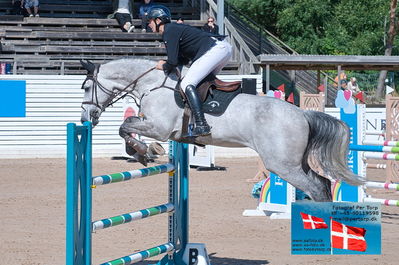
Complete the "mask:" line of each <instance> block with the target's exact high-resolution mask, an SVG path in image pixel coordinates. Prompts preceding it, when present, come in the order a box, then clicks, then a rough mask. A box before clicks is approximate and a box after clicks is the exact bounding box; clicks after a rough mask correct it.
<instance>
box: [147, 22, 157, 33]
mask: <svg viewBox="0 0 399 265" xmlns="http://www.w3.org/2000/svg"><path fill="white" fill-rule="evenodd" d="M148 26H149V27H150V28H151V30H152V32H157V25H156V24H155V20H154V19H151V20H150V23H149V24H148Z"/></svg>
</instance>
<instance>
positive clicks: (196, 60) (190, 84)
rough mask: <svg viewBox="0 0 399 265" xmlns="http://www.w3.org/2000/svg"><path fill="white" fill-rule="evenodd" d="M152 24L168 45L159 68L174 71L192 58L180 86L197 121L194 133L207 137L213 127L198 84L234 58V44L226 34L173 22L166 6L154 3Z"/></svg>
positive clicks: (150, 24) (194, 134)
mask: <svg viewBox="0 0 399 265" xmlns="http://www.w3.org/2000/svg"><path fill="white" fill-rule="evenodd" d="M148 21H149V27H150V28H151V29H152V31H153V32H159V33H161V34H162V40H163V42H164V43H165V46H166V53H167V60H166V61H164V60H160V61H159V62H158V63H157V65H156V69H158V70H163V71H164V72H165V73H170V72H172V71H173V70H174V69H175V68H176V67H177V66H178V65H185V64H187V63H188V62H189V61H191V62H192V63H191V66H190V68H189V69H188V71H187V72H186V74H185V76H184V78H183V80H182V81H181V83H180V86H181V88H182V90H183V91H184V93H185V94H186V97H187V100H188V103H189V106H190V108H191V111H192V114H193V116H194V120H195V127H194V129H193V130H192V134H191V135H190V136H193V137H197V136H206V135H209V134H210V133H211V127H210V126H209V125H208V123H207V121H206V120H205V116H204V113H203V111H202V102H201V100H200V98H199V95H198V92H197V90H196V86H197V85H198V84H199V82H200V81H201V80H202V79H203V78H205V77H206V76H207V75H208V74H210V73H213V74H215V75H216V74H217V73H218V72H219V71H220V70H221V69H222V68H223V67H224V66H225V65H226V64H227V63H228V61H229V60H230V58H231V55H232V47H231V45H230V44H229V43H228V42H227V41H225V40H224V38H225V36H220V35H215V34H211V33H209V32H205V31H202V30H201V29H198V28H195V27H192V26H189V25H187V24H178V23H171V14H170V11H169V9H168V8H167V7H165V6H161V5H159V6H153V7H152V8H151V9H150V10H149V12H148Z"/></svg>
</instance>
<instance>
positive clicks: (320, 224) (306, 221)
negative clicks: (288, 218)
mask: <svg viewBox="0 0 399 265" xmlns="http://www.w3.org/2000/svg"><path fill="white" fill-rule="evenodd" d="M301 216H302V222H303V228H304V229H325V228H328V225H327V224H326V222H324V220H323V218H319V217H316V216H312V215H310V214H306V213H302V212H301Z"/></svg>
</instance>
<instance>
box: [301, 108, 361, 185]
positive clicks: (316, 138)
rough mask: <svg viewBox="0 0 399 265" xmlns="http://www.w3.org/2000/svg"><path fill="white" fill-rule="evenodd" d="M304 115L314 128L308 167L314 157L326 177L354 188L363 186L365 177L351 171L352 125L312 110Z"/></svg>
mask: <svg viewBox="0 0 399 265" xmlns="http://www.w3.org/2000/svg"><path fill="white" fill-rule="evenodd" d="M304 115H305V118H306V120H307V121H308V123H309V128H310V129H309V140H308V145H307V147H306V151H305V155H304V161H303V163H304V164H308V161H307V160H308V158H311V159H312V160H313V161H314V162H316V164H317V166H319V167H320V168H321V169H322V172H323V173H322V174H323V175H324V176H325V177H327V178H332V179H334V180H342V181H345V182H346V183H348V184H351V185H360V184H362V183H363V180H362V178H361V177H360V176H357V175H355V174H354V173H353V172H352V171H351V170H350V169H349V168H348V153H349V137H350V132H349V128H348V126H347V125H346V124H345V123H344V122H343V121H340V120H338V119H336V118H334V117H332V116H330V115H328V114H325V113H323V112H318V111H310V110H309V111H305V112H304ZM305 159H306V160H305ZM311 170H312V169H311Z"/></svg>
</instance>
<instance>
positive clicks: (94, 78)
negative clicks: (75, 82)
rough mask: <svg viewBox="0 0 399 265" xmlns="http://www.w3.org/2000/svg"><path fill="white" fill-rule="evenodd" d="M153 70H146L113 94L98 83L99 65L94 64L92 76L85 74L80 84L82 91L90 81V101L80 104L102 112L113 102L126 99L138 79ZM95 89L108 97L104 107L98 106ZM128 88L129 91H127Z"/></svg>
mask: <svg viewBox="0 0 399 265" xmlns="http://www.w3.org/2000/svg"><path fill="white" fill-rule="evenodd" d="M154 69H155V67H152V68H150V69H149V70H147V71H146V72H144V73H143V74H141V75H140V76H139V77H137V78H136V79H135V80H133V81H132V82H131V83H129V84H128V85H127V86H125V87H124V88H122V89H120V88H115V89H116V90H117V91H116V92H114V91H113V89H108V88H106V87H105V86H103V85H102V84H101V83H100V82H99V81H98V78H97V76H98V72H99V71H100V65H99V64H96V65H95V69H94V71H93V73H92V74H90V73H89V74H87V76H86V79H85V80H84V81H83V84H82V87H81V88H82V89H84V85H85V84H86V82H87V81H88V80H90V81H92V85H91V91H92V94H91V100H90V101H83V102H82V106H83V105H85V104H86V105H94V106H96V107H97V108H99V109H101V111H104V110H105V109H106V108H107V107H109V106H111V105H113V104H114V103H115V102H117V101H118V100H120V99H122V98H124V97H126V96H127V95H128V94H129V93H130V92H132V91H133V90H134V88H135V87H136V85H137V83H138V81H139V80H140V78H142V77H143V76H145V75H146V74H148V73H149V72H151V71H153V70H154ZM97 88H99V89H100V90H101V91H102V92H104V93H105V94H107V95H108V96H110V97H109V98H110V101H109V102H108V103H107V102H106V103H105V104H104V106H101V105H99V104H98V94H97ZM129 88H130V89H129Z"/></svg>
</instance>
